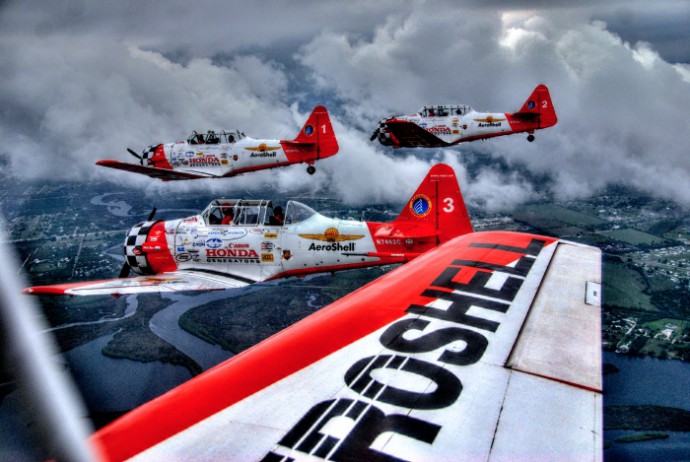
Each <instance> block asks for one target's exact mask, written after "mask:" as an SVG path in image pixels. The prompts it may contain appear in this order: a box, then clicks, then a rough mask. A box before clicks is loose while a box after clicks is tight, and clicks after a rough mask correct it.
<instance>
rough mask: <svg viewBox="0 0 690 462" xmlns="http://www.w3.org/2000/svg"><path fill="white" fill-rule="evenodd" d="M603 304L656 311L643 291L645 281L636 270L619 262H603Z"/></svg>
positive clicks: (645, 284) (645, 286) (645, 285)
mask: <svg viewBox="0 0 690 462" xmlns="http://www.w3.org/2000/svg"><path fill="white" fill-rule="evenodd" d="M603 282H604V305H608V306H616V307H620V308H633V309H640V310H646V311H657V309H656V308H655V307H654V305H652V303H651V300H650V296H649V295H647V294H645V293H644V292H643V291H645V290H646V289H647V281H646V280H645V278H644V277H643V276H642V275H641V274H640V273H638V272H637V271H635V270H633V269H631V268H629V267H627V266H626V265H623V264H620V263H607V262H604V267H603Z"/></svg>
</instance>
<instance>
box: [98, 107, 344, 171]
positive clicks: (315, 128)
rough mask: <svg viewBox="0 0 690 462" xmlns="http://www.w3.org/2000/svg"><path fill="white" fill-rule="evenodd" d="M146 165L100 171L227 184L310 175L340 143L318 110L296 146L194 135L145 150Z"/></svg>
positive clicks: (235, 135)
mask: <svg viewBox="0 0 690 462" xmlns="http://www.w3.org/2000/svg"><path fill="white" fill-rule="evenodd" d="M128 151H129V152H130V154H132V155H133V156H135V157H137V158H138V159H140V161H141V162H140V163H141V165H136V164H130V163H126V162H120V161H117V160H99V161H98V162H96V164H97V165H102V166H104V167H110V168H115V169H118V170H126V171H128V172H135V173H143V174H144V175H148V176H150V177H153V178H160V179H162V180H164V181H168V180H191V179H197V178H226V177H231V176H235V175H239V174H241V173H247V172H253V171H255V170H263V169H267V168H275V167H283V166H286V165H291V164H297V163H302V162H303V163H306V164H308V165H309V166H308V167H307V172H308V173H309V174H310V175H311V174H313V173H314V172H315V171H316V168H315V167H314V162H316V161H317V160H319V159H325V158H326V157H330V156H333V155H335V154H336V153H337V152H338V141H337V140H336V137H335V134H334V133H333V127H332V126H331V120H330V118H329V116H328V111H327V110H326V108H325V107H323V106H316V107H315V108H314V110H313V111H312V113H311V115H310V116H309V118H308V119H307V122H306V123H305V124H304V127H302V130H300V132H299V134H298V135H297V138H295V139H294V140H291V141H288V140H264V139H259V140H257V139H253V138H250V137H248V136H246V135H245V134H244V133H242V132H240V131H230V132H226V131H224V130H223V131H221V132H219V133H216V132H214V131H209V132H207V133H206V134H199V133H197V132H193V133H192V135H191V136H190V137H189V138H187V140H186V141H178V142H177V143H168V144H158V145H154V146H149V147H148V148H146V149H144V152H143V154H142V155H141V156H140V155H138V154H137V153H135V152H134V151H132V150H131V149H128Z"/></svg>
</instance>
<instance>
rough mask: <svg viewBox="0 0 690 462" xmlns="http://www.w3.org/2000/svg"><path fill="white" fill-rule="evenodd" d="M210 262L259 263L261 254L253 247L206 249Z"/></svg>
mask: <svg viewBox="0 0 690 462" xmlns="http://www.w3.org/2000/svg"><path fill="white" fill-rule="evenodd" d="M206 261H207V262H209V263H258V262H259V254H257V253H256V250H253V249H246V248H241V249H206Z"/></svg>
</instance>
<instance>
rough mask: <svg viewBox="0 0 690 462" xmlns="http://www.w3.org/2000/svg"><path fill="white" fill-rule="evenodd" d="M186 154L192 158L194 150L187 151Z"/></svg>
mask: <svg viewBox="0 0 690 462" xmlns="http://www.w3.org/2000/svg"><path fill="white" fill-rule="evenodd" d="M184 155H185V157H187V158H188V159H190V158H192V157H194V151H187V152H185V153H184Z"/></svg>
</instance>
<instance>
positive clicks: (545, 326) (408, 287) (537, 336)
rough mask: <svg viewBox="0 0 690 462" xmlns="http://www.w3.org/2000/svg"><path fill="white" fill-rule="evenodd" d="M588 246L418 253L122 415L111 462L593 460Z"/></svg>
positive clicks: (595, 277)
mask: <svg viewBox="0 0 690 462" xmlns="http://www.w3.org/2000/svg"><path fill="white" fill-rule="evenodd" d="M600 277H601V263H600V252H599V250H598V249H595V248H592V247H587V246H581V245H578V244H572V243H567V242H562V241H557V240H554V239H553V238H548V237H541V236H534V235H527V234H518V233H505V232H486V233H474V234H468V235H464V236H461V237H458V238H455V239H453V240H450V241H448V242H447V243H445V244H443V245H441V246H439V247H437V248H436V249H434V250H431V251H429V252H427V253H425V254H423V255H421V256H420V257H418V258H417V259H415V260H413V261H412V262H410V263H408V264H406V265H404V266H402V267H400V268H398V269H396V270H394V271H392V272H390V273H388V274H387V275H386V276H384V277H382V278H380V279H378V280H376V281H375V282H373V283H371V284H369V285H368V286H366V287H364V288H363V289H361V290H359V291H357V292H355V293H353V294H351V295H349V296H346V297H344V298H342V299H340V300H338V301H337V302H335V303H333V304H331V305H329V306H328V307H326V308H323V309H322V310H320V311H318V312H316V313H314V314H313V315H311V316H309V317H308V318H305V319H304V320H302V321H301V322H299V323H297V324H295V325H294V326H292V327H290V328H289V329H286V330H284V331H282V332H281V333H279V334H277V335H275V336H273V337H271V338H269V339H268V340H266V341H264V342H262V343H260V344H259V345H257V346H255V347H253V348H251V349H249V350H247V351H246V352H244V353H242V354H239V355H237V356H235V357H233V358H231V359H230V360H228V361H226V362H225V363H223V364H221V365H219V366H217V367H215V368H213V369H211V370H209V371H207V372H206V373H204V374H202V375H200V376H198V377H196V378H194V379H192V380H190V381H189V382H187V383H185V384H183V385H182V386H180V387H178V388H176V389H175V390H173V391H171V392H169V393H167V394H165V395H163V396H161V397H159V398H158V399H156V400H154V401H152V402H150V403H148V404H146V405H144V406H142V407H140V408H138V409H136V410H135V411H133V412H131V413H129V414H128V415H126V416H124V417H123V418H121V419H119V420H117V421H115V422H113V423H112V424H110V425H109V426H107V427H105V428H103V429H101V430H100V431H99V432H97V433H96V434H95V435H94V437H93V438H92V442H93V443H94V444H95V445H97V446H98V447H99V448H100V449H103V450H104V451H105V452H106V453H107V454H108V455H109V456H110V457H111V458H112V460H121V459H127V458H130V457H135V459H138V458H139V457H141V458H142V459H146V460H173V459H175V460H191V459H200V458H201V459H205V460H263V461H279V460H283V461H293V460H322V459H323V460H387V461H394V460H395V461H397V460H458V459H470V460H475V459H476V460H501V461H502V460H601V458H602V398H601V387H602V385H601V372H600V371H601V352H600V348H601V338H600V302H599V294H600V292H599V291H600V282H601V281H600Z"/></svg>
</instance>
